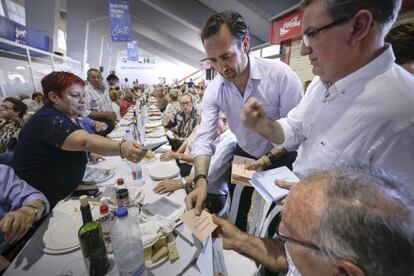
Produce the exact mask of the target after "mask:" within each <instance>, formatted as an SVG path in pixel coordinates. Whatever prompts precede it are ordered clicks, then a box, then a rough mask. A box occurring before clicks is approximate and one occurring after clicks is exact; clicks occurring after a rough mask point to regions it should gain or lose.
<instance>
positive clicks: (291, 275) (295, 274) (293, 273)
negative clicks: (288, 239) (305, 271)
mask: <svg viewBox="0 0 414 276" xmlns="http://www.w3.org/2000/svg"><path fill="white" fill-rule="evenodd" d="M284 247H285V255H286V261H287V263H288V272H287V273H286V276H301V275H302V274H300V272H299V271H298V269H297V268H296V266H295V264H294V263H293V260H292V258H291V257H290V255H289V252H288V250H287V246H286V244H285V245H284Z"/></svg>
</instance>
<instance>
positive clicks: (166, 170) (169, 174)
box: [148, 162, 180, 180]
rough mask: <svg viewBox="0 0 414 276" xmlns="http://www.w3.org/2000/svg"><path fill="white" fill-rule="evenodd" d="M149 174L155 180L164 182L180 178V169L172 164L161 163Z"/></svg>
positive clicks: (150, 170) (149, 170)
mask: <svg viewBox="0 0 414 276" xmlns="http://www.w3.org/2000/svg"><path fill="white" fill-rule="evenodd" d="M148 174H149V176H150V177H151V178H152V179H154V180H164V179H169V178H174V177H177V176H179V175H180V169H179V168H178V167H177V165H176V164H174V163H172V162H169V163H161V164H157V165H155V166H153V167H151V168H149V169H148Z"/></svg>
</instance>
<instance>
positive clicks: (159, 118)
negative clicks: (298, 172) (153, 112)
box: [148, 116, 162, 121]
mask: <svg viewBox="0 0 414 276" xmlns="http://www.w3.org/2000/svg"><path fill="white" fill-rule="evenodd" d="M148 119H149V120H150V121H158V120H161V119H162V118H161V116H150V117H148Z"/></svg>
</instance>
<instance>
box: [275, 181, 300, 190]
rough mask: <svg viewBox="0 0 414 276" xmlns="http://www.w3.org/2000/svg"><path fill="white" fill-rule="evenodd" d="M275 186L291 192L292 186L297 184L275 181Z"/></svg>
mask: <svg viewBox="0 0 414 276" xmlns="http://www.w3.org/2000/svg"><path fill="white" fill-rule="evenodd" d="M275 184H276V185H277V186H279V187H280V188H283V189H288V190H290V188H292V185H293V184H295V182H289V181H284V180H275Z"/></svg>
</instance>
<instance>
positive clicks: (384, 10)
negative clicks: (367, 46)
mask: <svg viewBox="0 0 414 276" xmlns="http://www.w3.org/2000/svg"><path fill="white" fill-rule="evenodd" d="M322 1H325V3H326V6H327V8H328V11H329V14H330V15H331V16H332V18H333V19H334V20H336V19H339V18H351V17H352V16H354V15H355V14H356V13H357V12H358V11H360V10H368V11H370V12H371V14H372V17H373V20H374V21H375V22H377V23H379V24H380V25H382V26H383V27H384V28H385V31H386V32H388V30H389V28H390V27H391V26H392V24H393V23H394V21H395V20H396V18H397V16H398V12H399V10H400V8H401V0H380V1H378V0H322ZM312 2H315V0H302V1H301V6H302V8H304V7H306V6H308V5H310V4H311V3H312Z"/></svg>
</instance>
